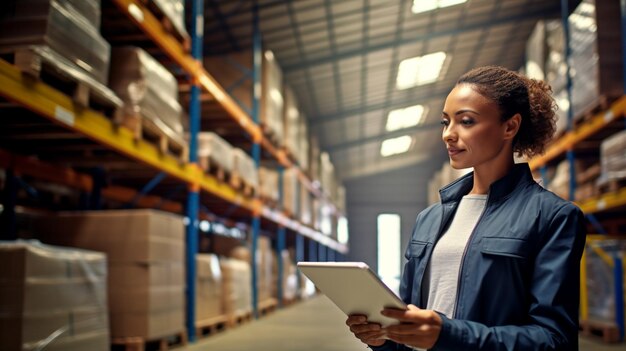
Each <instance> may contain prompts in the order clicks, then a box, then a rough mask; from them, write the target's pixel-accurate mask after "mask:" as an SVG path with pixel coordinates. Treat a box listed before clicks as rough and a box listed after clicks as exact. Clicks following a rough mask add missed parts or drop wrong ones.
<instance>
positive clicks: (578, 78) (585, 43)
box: [545, 0, 623, 131]
mask: <svg viewBox="0 0 626 351" xmlns="http://www.w3.org/2000/svg"><path fill="white" fill-rule="evenodd" d="M619 12H620V11H619V3H618V2H611V1H606V2H598V3H597V4H596V2H595V1H594V0H583V1H582V2H581V3H580V4H579V5H578V7H576V9H575V10H574V11H573V13H572V14H571V15H570V16H569V26H570V49H571V56H570V73H571V77H572V106H571V108H572V114H573V116H574V118H575V119H578V118H581V117H583V115H584V113H585V112H587V111H589V110H591V109H592V108H593V107H594V106H595V105H596V104H597V103H598V101H599V99H600V98H601V97H603V96H608V97H611V96H617V95H621V94H623V84H622V74H621V70H622V63H621V56H620V55H615V50H616V48H619V47H620V45H621V42H620V36H619V35H615V33H619V23H620V17H619ZM545 35H546V43H547V46H548V54H547V61H546V80H547V82H548V83H549V84H550V85H551V86H552V89H553V92H554V94H553V95H554V97H555V100H556V102H557V105H558V107H559V109H558V110H557V115H558V116H559V120H558V122H557V131H562V130H564V129H565V126H566V124H567V114H568V110H569V109H570V102H569V101H568V99H567V90H566V89H567V87H566V81H567V80H566V70H567V65H566V62H565V55H564V52H565V41H564V34H563V28H562V25H561V22H560V21H546V22H545ZM599 38H601V40H599Z"/></svg>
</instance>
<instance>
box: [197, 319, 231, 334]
mask: <svg viewBox="0 0 626 351" xmlns="http://www.w3.org/2000/svg"><path fill="white" fill-rule="evenodd" d="M227 327H228V317H227V316H226V315H222V316H217V317H213V318H209V319H205V320H202V321H197V322H196V336H197V337H198V338H203V337H208V336H211V335H215V334H217V333H219V332H222V331H224V330H226V329H227Z"/></svg>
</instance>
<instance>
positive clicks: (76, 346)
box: [0, 240, 110, 351]
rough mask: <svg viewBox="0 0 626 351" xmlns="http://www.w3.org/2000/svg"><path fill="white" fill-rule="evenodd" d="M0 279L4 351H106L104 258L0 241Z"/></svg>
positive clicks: (92, 253) (0, 337)
mask: <svg viewBox="0 0 626 351" xmlns="http://www.w3.org/2000/svg"><path fill="white" fill-rule="evenodd" d="M0 277H2V279H0V345H2V346H1V348H2V349H3V350H58V351H61V350H63V351H82V350H94V351H106V350H109V349H110V346H109V319H108V312H107V295H106V291H107V261H106V255H105V254H103V253H101V252H95V251H87V250H80V249H75V248H66V247H57V246H49V245H44V244H41V243H40V242H38V241H34V240H32V241H22V240H19V241H12V242H5V241H0Z"/></svg>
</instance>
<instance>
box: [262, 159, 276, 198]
mask: <svg viewBox="0 0 626 351" xmlns="http://www.w3.org/2000/svg"><path fill="white" fill-rule="evenodd" d="M259 183H260V184H259V186H260V189H259V193H260V195H261V197H262V198H265V199H268V200H271V201H274V202H276V203H278V200H279V199H278V198H279V196H278V195H279V194H278V172H277V171H276V170H273V169H270V168H267V167H259Z"/></svg>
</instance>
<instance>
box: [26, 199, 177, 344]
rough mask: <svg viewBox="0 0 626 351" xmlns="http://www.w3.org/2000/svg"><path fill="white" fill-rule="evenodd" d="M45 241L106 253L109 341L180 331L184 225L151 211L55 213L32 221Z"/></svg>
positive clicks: (150, 336) (166, 215)
mask: <svg viewBox="0 0 626 351" xmlns="http://www.w3.org/2000/svg"><path fill="white" fill-rule="evenodd" d="M33 228H34V229H35V233H37V236H38V237H39V238H41V240H42V241H44V242H49V243H55V244H59V245H64V246H72V247H80V248H85V249H89V250H96V251H102V252H105V253H106V254H107V255H108V270H109V281H108V298H109V318H110V321H111V336H112V337H114V338H116V337H143V338H145V339H148V340H149V339H156V338H162V337H166V336H170V335H175V334H177V333H179V332H181V331H182V330H183V328H184V327H183V326H184V316H185V311H184V306H185V296H184V291H185V280H184V279H185V269H184V265H183V263H184V257H185V249H184V235H185V231H184V224H183V219H182V217H180V216H177V215H174V214H170V213H165V212H160V211H154V210H117V211H93V212H75V213H74V212H69V213H60V214H59V215H57V216H49V217H42V218H39V219H37V220H35V221H34V224H33Z"/></svg>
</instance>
